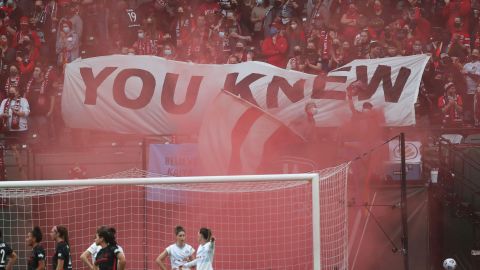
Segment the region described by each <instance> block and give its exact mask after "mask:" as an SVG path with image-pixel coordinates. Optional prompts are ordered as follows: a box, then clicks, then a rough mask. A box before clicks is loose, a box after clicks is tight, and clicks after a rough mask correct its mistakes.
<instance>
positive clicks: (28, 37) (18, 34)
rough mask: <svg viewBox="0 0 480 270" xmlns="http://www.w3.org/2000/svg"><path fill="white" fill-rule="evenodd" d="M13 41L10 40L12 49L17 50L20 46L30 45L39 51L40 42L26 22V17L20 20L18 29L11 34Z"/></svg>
mask: <svg viewBox="0 0 480 270" xmlns="http://www.w3.org/2000/svg"><path fill="white" fill-rule="evenodd" d="M12 34H13V35H14V39H13V40H12V47H14V48H15V49H19V48H20V47H21V46H26V45H27V44H28V45H29V44H30V43H32V45H33V46H34V47H35V48H37V49H40V46H41V41H40V38H39V37H38V35H37V33H36V32H35V31H32V29H31V28H30V24H29V21H28V17H25V16H24V17H22V18H21V19H20V29H19V30H18V31H15V32H14V33H12Z"/></svg>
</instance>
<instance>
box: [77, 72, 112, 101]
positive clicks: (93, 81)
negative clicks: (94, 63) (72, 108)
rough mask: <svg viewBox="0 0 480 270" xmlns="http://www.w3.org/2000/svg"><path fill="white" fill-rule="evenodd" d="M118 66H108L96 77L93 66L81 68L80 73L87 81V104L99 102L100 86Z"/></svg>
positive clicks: (84, 80) (85, 81)
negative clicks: (98, 91) (98, 92)
mask: <svg viewBox="0 0 480 270" xmlns="http://www.w3.org/2000/svg"><path fill="white" fill-rule="evenodd" d="M116 69H117V68H116V67H106V68H104V69H102V71H100V73H98V75H97V76H96V77H95V76H94V75H93V71H92V68H80V75H81V76H82V79H83V82H84V83H85V101H84V103H85V104H86V105H95V104H97V90H98V87H99V86H100V85H101V84H102V83H103V82H104V81H105V80H106V79H107V77H108V76H110V74H112V73H113V72H114V71H115V70H116Z"/></svg>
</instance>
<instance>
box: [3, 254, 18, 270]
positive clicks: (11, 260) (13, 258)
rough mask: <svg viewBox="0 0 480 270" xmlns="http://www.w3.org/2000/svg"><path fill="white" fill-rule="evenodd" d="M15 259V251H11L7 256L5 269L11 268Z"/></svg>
mask: <svg viewBox="0 0 480 270" xmlns="http://www.w3.org/2000/svg"><path fill="white" fill-rule="evenodd" d="M16 261H17V253H15V251H12V253H11V254H10V256H9V257H8V263H7V266H6V268H5V269H6V270H12V268H13V265H14V264H15V262H16Z"/></svg>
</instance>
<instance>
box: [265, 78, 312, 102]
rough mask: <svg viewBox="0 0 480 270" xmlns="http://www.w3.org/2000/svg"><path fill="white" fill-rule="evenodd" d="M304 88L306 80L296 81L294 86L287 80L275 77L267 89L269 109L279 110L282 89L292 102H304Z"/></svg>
mask: <svg viewBox="0 0 480 270" xmlns="http://www.w3.org/2000/svg"><path fill="white" fill-rule="evenodd" d="M304 87H305V79H300V80H298V81H296V82H295V83H294V84H293V86H292V85H290V83H289V82H288V81H287V80H286V79H285V78H283V77H279V76H273V78H272V81H271V82H270V83H269V84H268V88H267V108H269V109H271V108H278V91H279V90H280V89H282V92H283V93H284V94H285V95H286V96H287V98H288V99H289V100H290V101H291V102H293V103H295V102H297V101H300V100H302V99H303V98H304V96H303V91H304Z"/></svg>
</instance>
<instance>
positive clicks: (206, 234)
mask: <svg viewBox="0 0 480 270" xmlns="http://www.w3.org/2000/svg"><path fill="white" fill-rule="evenodd" d="M198 243H199V244H200V245H199V246H198V250H197V255H196V257H195V260H193V261H191V262H188V263H185V264H183V265H182V266H180V267H179V269H180V270H184V269H189V268H190V267H194V266H196V269H197V270H213V266H212V265H213V255H214V253H215V238H214V237H212V231H211V230H210V229H208V228H200V231H199V232H198Z"/></svg>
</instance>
